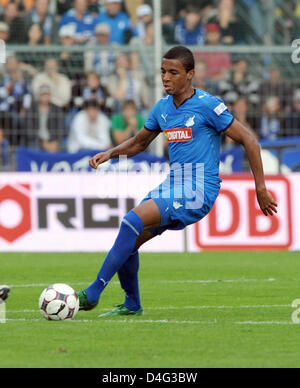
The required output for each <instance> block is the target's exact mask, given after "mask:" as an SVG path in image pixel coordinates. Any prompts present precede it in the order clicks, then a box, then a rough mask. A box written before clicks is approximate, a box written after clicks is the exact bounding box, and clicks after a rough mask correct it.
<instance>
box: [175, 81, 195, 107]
mask: <svg viewBox="0 0 300 388" xmlns="http://www.w3.org/2000/svg"><path fill="white" fill-rule="evenodd" d="M195 93H196V89H195V88H193V87H192V86H190V87H189V88H188V89H187V90H185V91H184V92H182V93H178V94H173V101H174V104H175V106H176V107H177V108H178V107H179V106H180V105H182V104H183V103H184V102H185V101H186V100H188V99H190V98H191V97H193V96H194V94H195Z"/></svg>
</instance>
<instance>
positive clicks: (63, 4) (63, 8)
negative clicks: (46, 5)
mask: <svg viewBox="0 0 300 388" xmlns="http://www.w3.org/2000/svg"><path fill="white" fill-rule="evenodd" d="M72 3H73V0H57V2H56V9H57V13H58V15H60V16H61V15H63V14H64V13H66V12H68V11H69V10H70V9H71V8H72Z"/></svg>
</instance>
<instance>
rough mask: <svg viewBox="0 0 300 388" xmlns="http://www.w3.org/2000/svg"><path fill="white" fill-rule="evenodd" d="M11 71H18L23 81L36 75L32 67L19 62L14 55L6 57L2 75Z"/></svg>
mask: <svg viewBox="0 0 300 388" xmlns="http://www.w3.org/2000/svg"><path fill="white" fill-rule="evenodd" d="M13 71H20V72H21V75H22V78H23V79H28V78H32V77H34V76H35V75H36V73H37V71H36V69H35V68H34V67H33V66H31V65H29V64H27V63H23V62H21V61H19V60H18V58H17V57H16V56H15V55H8V56H7V58H6V63H5V66H4V67H3V69H2V74H5V73H9V72H13Z"/></svg>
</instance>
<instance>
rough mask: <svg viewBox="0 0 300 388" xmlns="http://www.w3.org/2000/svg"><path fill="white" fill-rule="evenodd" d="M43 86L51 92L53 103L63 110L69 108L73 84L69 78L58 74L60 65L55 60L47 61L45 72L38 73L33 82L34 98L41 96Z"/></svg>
mask: <svg viewBox="0 0 300 388" xmlns="http://www.w3.org/2000/svg"><path fill="white" fill-rule="evenodd" d="M41 85H48V86H49V87H50V91H51V102H52V103H53V104H55V105H57V106H59V107H61V108H63V107H67V105H68V104H69V102H70V100H71V89H72V84H71V81H70V80H69V78H68V77H67V76H65V75H64V74H60V73H59V72H58V63H57V60H56V59H55V58H49V59H47V60H46V61H45V70H44V71H43V72H41V73H38V74H37V75H36V76H35V77H34V78H33V80H32V90H33V94H34V96H35V97H36V98H37V97H38V96H39V89H40V87H41Z"/></svg>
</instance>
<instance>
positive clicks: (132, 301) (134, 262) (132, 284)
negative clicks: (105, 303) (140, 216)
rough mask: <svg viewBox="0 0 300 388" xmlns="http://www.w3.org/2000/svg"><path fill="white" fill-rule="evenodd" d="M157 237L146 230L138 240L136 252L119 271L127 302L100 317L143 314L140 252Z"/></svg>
mask: <svg viewBox="0 0 300 388" xmlns="http://www.w3.org/2000/svg"><path fill="white" fill-rule="evenodd" d="M155 236H156V234H153V233H152V232H151V231H148V230H146V231H145V232H144V233H143V234H141V235H140V236H139V237H138V238H137V241H136V243H135V249H134V252H133V253H132V254H131V255H130V257H129V259H128V260H127V261H126V262H125V263H124V264H123V265H122V267H121V268H120V269H119V271H118V277H119V280H120V284H121V287H122V289H123V290H124V293H125V301H124V303H121V304H118V305H116V306H115V307H116V308H115V309H113V310H112V311H110V312H108V313H105V314H102V315H100V317H112V316H119V315H142V314H143V309H142V305H141V298H140V290H139V280H138V271H139V263H140V259H139V251H138V250H139V248H140V246H141V245H142V244H144V243H145V242H147V241H149V240H151V239H152V238H154V237H155Z"/></svg>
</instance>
